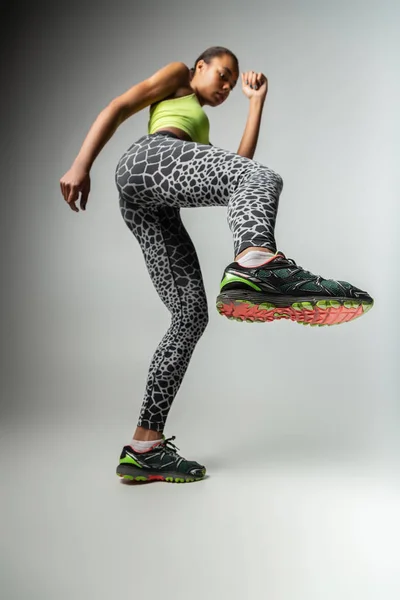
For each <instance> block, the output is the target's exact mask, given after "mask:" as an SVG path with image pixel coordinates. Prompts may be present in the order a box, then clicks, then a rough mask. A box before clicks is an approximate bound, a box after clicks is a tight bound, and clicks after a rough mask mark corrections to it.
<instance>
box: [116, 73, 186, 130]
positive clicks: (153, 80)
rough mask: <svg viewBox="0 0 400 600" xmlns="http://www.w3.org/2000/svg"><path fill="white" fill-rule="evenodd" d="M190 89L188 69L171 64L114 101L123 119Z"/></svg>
mask: <svg viewBox="0 0 400 600" xmlns="http://www.w3.org/2000/svg"><path fill="white" fill-rule="evenodd" d="M185 89H186V90H187V89H190V69H189V68H188V67H187V65H185V64H184V63H183V62H172V63H169V64H167V65H165V66H164V67H162V68H161V69H159V70H158V71H156V72H155V73H153V75H150V77H148V78H147V79H145V80H143V81H141V82H140V83H137V84H136V85H134V86H133V87H132V88H130V89H129V90H127V91H126V92H125V93H124V94H121V95H120V96H118V97H117V98H115V99H114V101H113V103H114V104H115V105H116V106H117V109H118V110H120V111H121V113H122V115H123V117H122V118H123V119H125V118H127V117H129V116H131V115H132V114H134V113H136V112H138V111H139V110H142V109H143V108H145V107H146V106H150V105H152V104H154V103H156V102H159V101H160V100H163V99H165V98H174V97H178V96H180V95H184V93H183V92H182V91H184V90H185Z"/></svg>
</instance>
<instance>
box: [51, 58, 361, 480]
mask: <svg viewBox="0 0 400 600" xmlns="http://www.w3.org/2000/svg"><path fill="white" fill-rule="evenodd" d="M239 74H240V71H239V64H238V60H237V58H236V56H235V55H234V54H233V53H232V52H231V51H230V50H228V49H227V48H222V47H213V48H209V49H208V50H206V51H205V52H203V54H201V56H199V58H198V59H197V60H196V62H195V65H194V68H193V69H189V68H188V67H187V66H186V65H185V64H183V63H181V62H174V63H171V64H168V65H167V66H165V67H164V68H162V69H160V70H159V71H157V72H156V73H155V74H154V75H152V76H151V77H149V78H148V79H146V80H145V81H142V82H140V83H138V84H136V85H134V86H133V87H132V88H131V89H129V90H128V91H127V92H125V93H124V94H122V95H121V96H118V97H116V98H115V99H114V100H113V101H112V102H111V103H110V104H109V105H108V106H107V107H106V108H105V109H104V110H103V111H102V112H101V113H100V114H99V116H98V117H97V119H96V120H95V122H94V124H93V125H92V127H91V129H90V131H89V133H88V134H87V137H86V139H85V141H84V143H83V145H82V148H81V150H80V151H79V153H78V155H77V157H76V159H75V161H74V162H73V164H72V167H71V168H70V170H69V171H68V172H67V173H66V174H65V175H64V176H63V177H62V178H61V180H60V184H61V191H62V195H63V197H64V199H65V201H66V202H67V203H68V205H69V207H70V208H71V209H72V210H74V211H76V212H79V209H78V207H77V206H76V204H77V202H78V201H80V208H81V209H82V210H86V204H87V201H88V195H89V191H90V176H89V172H90V169H91V166H92V164H93V162H94V160H95V158H96V157H97V155H98V154H99V152H100V151H101V149H102V148H103V147H104V145H105V144H106V142H107V141H108V140H109V139H110V138H111V136H112V135H113V134H114V132H115V131H116V129H117V128H118V127H119V126H120V125H121V123H123V122H124V121H125V120H126V119H128V118H129V117H131V116H132V115H134V114H136V113H137V112H139V111H140V110H143V109H144V108H147V107H150V114H149V123H148V133H147V135H144V136H143V137H141V138H140V139H139V140H137V142H135V143H134V144H133V145H132V146H131V147H130V148H129V149H128V150H127V151H126V152H125V153H124V154H123V156H122V157H121V159H120V161H119V163H118V165H117V169H116V185H117V188H118V192H119V198H120V209H121V213H122V216H123V218H124V220H125V223H126V224H127V226H128V227H129V229H130V230H131V231H132V233H133V235H134V236H135V237H136V239H137V241H138V242H139V244H140V247H141V249H142V252H143V255H144V260H145V262H146V266H147V268H148V271H149V274H150V277H151V279H152V281H153V284H154V286H155V288H156V290H157V292H158V294H159V296H160V298H161V300H162V301H163V303H164V304H165V306H166V307H167V308H168V310H169V311H170V313H171V317H172V319H171V325H170V327H169V329H168V331H167V332H166V334H165V336H164V337H163V339H162V340H161V342H160V344H159V346H158V348H157V350H156V352H155V354H154V356H153V359H152V361H151V364H150V369H149V373H148V378H147V385H146V390H145V396H144V401H143V405H142V408H141V411H140V416H139V421H138V426H137V428H136V431H135V432H134V435H133V438H132V440H131V442H130V443H129V444H128V445H126V446H124V448H123V450H122V453H121V455H120V461H119V465H118V466H117V474H118V475H119V476H120V477H124V478H127V479H131V480H136V481H151V480H163V481H174V482H186V481H194V480H198V479H202V478H203V477H204V475H205V472H206V469H205V467H204V466H203V465H200V464H199V463H197V462H192V461H187V460H186V459H184V458H182V457H181V456H180V455H179V454H178V452H177V450H178V448H176V446H175V445H174V444H173V443H172V440H174V439H175V438H174V437H172V438H169V439H165V436H164V435H163V431H164V427H165V423H166V419H167V416H168V412H169V410H170V408H171V404H172V402H173V399H174V398H175V396H176V393H177V391H178V389H179V387H180V385H181V382H182V378H183V376H184V374H185V372H186V369H187V367H188V364H189V361H190V358H191V356H192V353H193V350H194V348H195V346H196V343H197V341H198V340H199V338H200V337H201V335H202V333H203V332H204V329H205V327H206V325H207V322H208V314H207V299H206V295H205V291H204V285H203V280H202V274H201V270H200V265H199V261H198V258H197V255H196V251H195V248H194V246H193V243H192V241H191V239H190V237H189V235H188V233H187V231H186V229H185V228H184V226H183V223H182V221H181V218H180V209H181V208H182V207H200V206H226V207H227V217H228V224H229V227H230V229H231V231H232V234H233V244H234V261H233V262H232V263H231V264H229V265H228V266H227V267H226V269H225V271H224V273H223V277H222V281H221V286H220V295H219V296H218V298H217V308H218V310H219V312H220V313H221V314H222V315H225V316H227V317H229V318H235V319H238V320H250V321H266V322H268V321H272V320H275V319H282V318H285V319H291V320H293V321H296V322H299V323H304V324H307V323H309V324H311V325H334V324H338V323H343V322H345V321H350V320H352V319H354V318H356V317H358V316H360V315H362V314H363V313H364V312H366V311H367V310H368V309H369V308H371V307H372V304H373V300H372V298H371V297H370V296H369V295H368V294H367V293H366V292H363V291H361V290H360V289H358V288H356V287H354V286H352V285H350V284H349V283H346V282H343V281H334V280H331V279H324V278H323V277H321V276H316V275H313V274H312V273H310V272H309V271H306V270H304V269H302V268H301V267H300V266H298V265H296V263H295V262H294V261H293V260H291V259H287V258H286V257H285V255H284V254H282V253H281V252H277V247H276V242H275V238H274V228H275V220H276V214H277V209H278V200H279V195H280V193H281V190H282V186H283V182H282V178H281V177H280V175H278V174H277V173H276V172H274V171H273V170H271V169H269V168H268V167H266V166H263V165H261V164H259V163H257V162H255V161H254V160H253V156H254V152H255V149H256V145H257V139H258V134H259V128H260V123H261V116H262V111H263V106H264V102H265V98H266V95H267V90H268V81H267V78H266V77H265V76H264V75H263V74H262V73H256V72H254V71H248V72H244V73H241V75H240V79H241V81H240V82H241V85H242V90H243V92H244V94H245V95H246V96H247V98H248V99H249V112H248V118H247V123H246V127H245V131H244V133H243V137H242V139H241V142H240V144H239V148H238V151H237V153H233V152H227V151H226V150H223V149H221V148H217V147H214V146H212V145H211V144H210V140H209V122H208V118H207V116H206V114H205V112H204V110H203V106H211V107H214V106H219V105H221V104H222V103H223V102H225V101H226V100H227V98H228V97H229V95H230V93H231V92H232V90H233V89H234V87H235V86H236V84H237V81H238V79H239Z"/></svg>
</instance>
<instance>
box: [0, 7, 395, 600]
mask: <svg viewBox="0 0 400 600" xmlns="http://www.w3.org/2000/svg"><path fill="white" fill-rule="evenodd" d="M1 10H2V13H1V43H2V48H1V49H2V53H1V56H2V61H1V81H2V86H1V87H2V95H1V119H2V135H1V138H2V139H1V150H2V161H1V170H2V187H3V198H2V206H1V211H2V219H1V235H2V238H1V239H2V253H1V255H2V273H3V275H2V282H3V285H2V308H3V311H2V313H3V320H2V342H3V343H2V367H3V376H2V384H3V385H2V396H1V435H0V443H1V454H0V461H1V466H2V473H3V482H4V493H2V496H1V502H2V521H3V522H2V535H1V536H0V549H1V556H2V560H1V573H0V574H1V580H2V584H3V589H4V590H6V593H5V594H2V597H4V598H6V599H7V600H16V599H18V600H20V599H22V598H26V597H27V596H28V594H29V597H30V598H35V599H36V598H38V599H39V598H40V599H41V600H47V598H49V599H50V598H57V600H64V599H72V598H74V599H75V598H76V599H81V598H85V599H87V598H96V600H100V599H103V598H118V599H119V598H125V597H126V595H129V594H132V593H136V594H141V595H144V594H146V597H148V598H156V597H157V598H159V597H160V596H161V595H163V596H164V597H167V598H169V597H171V598H179V599H180V598H185V599H186V598H190V599H195V600H197V598H199V599H200V598H205V597H207V598H212V599H214V598H220V597H221V596H222V597H228V594H229V597H230V598H239V597H241V598H254V597H255V595H256V594H257V595H259V594H262V595H265V597H269V598H271V599H272V598H273V599H274V600H281V599H282V600H289V599H290V600H291V599H292V598H293V599H294V598H296V600H298V599H299V598H307V599H308V600H314V599H315V600H317V599H318V600H320V599H321V598H322V597H323V598H324V600H331V599H332V600H333V599H335V600H337V598H339V597H340V598H341V599H350V598H351V599H352V600H355V599H358V598H360V599H361V598H362V599H363V600H369V599H372V598H374V599H375V598H379V600H394V599H395V598H398V597H399V593H400V581H399V575H398V573H399V566H400V565H399V559H398V556H399V544H398V537H397V538H396V536H395V535H394V532H395V531H397V534H398V532H399V517H398V512H397V510H396V506H397V505H396V502H398V481H397V476H396V475H395V473H396V466H397V464H398V456H399V454H398V450H399V444H398V440H399V433H400V431H399V411H398V396H399V378H398V362H399V345H398V334H399V326H398V321H397V311H396V308H397V301H398V297H399V291H400V290H399V281H398V260H399V245H398V239H397V232H398V226H399V202H398V200H399V194H398V189H399V185H398V184H399V176H398V163H399V147H400V146H399V134H400V131H399V118H398V106H399V100H400V90H399V78H398V56H399V52H400V48H399V42H398V35H397V34H398V26H399V17H400V10H399V6H398V5H397V4H396V3H394V2H390V1H389V0H387V1H380V2H378V1H363V2H361V1H357V0H352V1H350V2H346V1H344V0H340V1H338V2H335V3H332V2H328V1H317V0H302V1H298V2H296V1H295V0H281V1H279V2H278V1H272V0H268V1H266V0H262V1H261V0H260V1H257V0H248V1H247V2H243V3H239V2H229V3H228V2H226V3H225V2H221V1H215V0H214V1H210V0H203V1H202V2H201V3H200V2H197V3H194V2H184V1H183V0H182V1H178V0H173V1H165V2H161V0H159V1H157V2H156V1H154V0H147V1H146V2H136V1H131V2H128V1H120V2H116V3H111V2H107V3H106V2H88V3H83V5H82V4H80V3H77V2H69V3H64V4H63V5H59V4H58V3H53V4H50V3H45V2H37V3H35V4H34V5H24V6H23V5H16V6H15V5H13V6H12V5H11V3H7V2H6V3H2V8H1ZM216 44H218V45H225V46H227V47H229V48H231V49H232V50H233V51H234V52H235V53H236V54H237V55H238V57H239V60H240V65H241V68H242V70H249V69H254V70H261V71H263V72H264V73H265V74H266V75H267V77H268V79H269V92H268V98H267V102H266V106H265V111H264V118H263V124H262V129H261V134H260V139H259V146H258V149H257V153H256V156H255V159H256V160H258V161H259V162H262V163H265V164H267V165H269V166H271V167H272V168H274V169H275V170H277V171H278V172H279V173H280V174H281V175H282V177H283V179H284V190H283V193H282V196H281V201H280V209H279V215H278V224H277V239H278V245H279V248H280V249H282V250H283V251H284V252H285V253H286V254H287V255H288V256H290V257H293V258H294V259H295V260H296V261H297V262H298V263H299V264H300V265H302V266H304V267H305V268H307V269H310V270H312V271H314V272H316V273H321V274H322V275H324V276H325V277H333V278H337V279H345V280H349V281H351V282H353V283H354V284H356V285H358V286H360V287H361V288H364V289H367V290H368V291H369V292H370V293H371V295H372V296H373V297H374V298H375V301H376V305H375V307H374V308H373V310H372V311H371V312H370V313H369V314H368V315H366V316H365V317H363V318H362V319H359V320H357V321H355V322H354V323H350V324H347V325H343V326H340V327H332V328H307V327H299V326H297V325H295V324H293V323H287V322H277V323H273V324H268V325H264V324H262V325H261V324H260V325H256V324H254V325H247V324H239V323H236V322H230V321H228V320H227V319H223V318H221V317H220V316H219V315H218V314H217V312H216V310H215V307H214V301H215V296H216V295H217V293H218V286H219V281H220V278H221V275H222V272H223V268H224V267H225V265H226V264H227V263H228V262H230V261H231V259H232V243H231V235H230V232H229V229H228V226H227V224H226V215H225V209H223V208H204V209H201V210H199V209H195V210H187V209H184V210H183V218H184V221H185V224H186V226H187V228H188V230H189V232H190V233H191V235H192V237H193V240H194V242H195V244H196V247H197V250H198V254H199V258H200V262H201V265H202V268H203V274H204V280H205V285H206V289H207V293H208V298H209V309H210V316H211V318H210V324H209V327H208V329H207V330H206V332H205V334H204V336H203V338H202V340H201V341H200V343H199V345H198V347H197V349H196V351H195V354H194V356H193V359H192V362H191V365H190V367H189V370H188V373H187V375H186V377H185V380H184V382H183V385H182V387H181V390H180V392H179V394H178V397H177V399H176V403H175V404H174V406H173V408H172V411H171V413H170V418H169V421H168V427H167V433H168V435H172V434H175V435H177V444H178V446H179V447H180V448H181V450H182V453H183V455H184V456H187V457H188V458H193V459H197V460H199V461H201V462H204V463H205V464H206V465H207V467H208V470H209V473H210V478H209V479H207V480H206V481H204V482H202V483H200V484H196V485H192V486H163V485H161V484H154V485H149V486H141V487H137V486H130V487H129V486H126V485H123V484H121V483H120V482H119V481H118V480H117V478H116V477H115V475H114V470H115V466H116V464H117V460H118V456H119V452H120V449H121V447H122V445H123V444H125V443H127V442H128V440H129V439H130V437H131V435H132V432H133V430H134V426H135V424H136V419H137V415H138V411H139V408H140V404H141V399H142V394H143V390H144V384H145V379H146V374H147V368H148V364H149V361H150V359H151V356H152V353H153V351H154V349H155V347H156V345H157V344H158V342H159V340H160V338H161V336H162V335H163V333H164V331H165V330H166V328H167V327H168V323H169V315H168V312H167V310H166V309H165V308H164V306H163V305H162V304H161V302H160V300H159V298H158V296H157V294H156V292H155V291H154V290H153V288H152V285H151V282H150V279H149V277H148V275H147V272H146V269H145V266H144V263H143V259H142V255H141V252H140V250H139V247H138V245H137V243H136V241H135V240H134V238H133V236H132V235H131V233H130V232H129V230H128V229H127V227H126V226H125V225H124V223H123V221H122V218H121V216H120V213H119V208H118V197H117V192H116V188H115V184H114V169H115V165H116V163H117V161H118V158H119V157H120V155H121V154H122V152H123V151H124V150H125V149H126V148H127V147H128V146H129V145H130V144H131V143H132V142H133V141H134V140H135V139H136V138H138V137H139V136H140V135H142V134H143V133H144V132H145V131H146V125H147V118H148V113H147V111H146V110H145V111H143V112H141V113H139V114H137V115H135V116H134V117H132V118H131V119H130V120H128V121H127V122H125V123H124V124H123V125H122V126H121V128H120V129H119V130H118V131H117V132H116V134H115V135H114V137H113V138H112V139H111V140H110V142H109V143H108V144H107V146H106V147H105V149H104V150H103V151H102V153H101V154H100V156H99V157H98V159H97V160H96V162H95V164H94V167H93V169H92V192H91V195H90V198H89V203H88V207H87V211H86V213H81V212H80V213H78V214H75V213H73V212H72V211H71V210H70V209H69V208H68V207H67V205H66V204H65V202H64V200H63V199H62V197H61V193H60V191H59V179H60V177H61V176H62V175H63V174H64V172H65V171H66V170H67V169H68V168H69V166H70V164H71V162H72V160H73V159H74V157H75V154H76V153H77V151H78V150H79V148H80V145H81V143H82V141H83V139H84V136H85V134H86V132H87V131H88V129H89V127H90V125H91V123H92V122H93V120H94V119H95V117H96V116H97V114H98V113H99V112H100V110H102V109H103V108H104V107H105V106H106V105H107V104H108V102H109V101H110V100H111V99H112V98H113V97H115V96H116V95H118V94H120V93H122V92H123V91H125V90H126V89H128V88H129V87H131V86H132V85H133V84H135V83H137V82H139V81H141V80H143V79H144V78H146V77H148V76H149V75H150V74H152V73H153V72H154V71H156V70H157V69H158V68H160V67H161V66H163V65H165V64H167V63H168V62H170V61H173V60H182V61H184V62H186V63H187V64H188V65H189V66H192V64H193V63H194V60H195V59H196V57H197V56H198V55H199V54H200V53H201V52H202V51H203V50H204V49H205V48H206V47H208V46H210V45H216ZM247 104H248V101H247V99H246V98H245V97H244V95H243V94H242V92H241V90H240V86H239V85H238V88H237V89H236V90H235V91H234V92H233V94H232V96H231V98H230V99H229V100H228V102H227V103H226V104H225V105H223V106H222V107H219V108H215V109H209V108H206V110H207V113H208V115H209V118H210V122H211V141H212V142H213V144H214V145H219V146H221V147H224V148H227V149H229V150H236V149H237V147H238V144H239V141H240V137H241V134H242V132H243V128H244V125H245V120H246V114H247ZM395 546H396V547H395Z"/></svg>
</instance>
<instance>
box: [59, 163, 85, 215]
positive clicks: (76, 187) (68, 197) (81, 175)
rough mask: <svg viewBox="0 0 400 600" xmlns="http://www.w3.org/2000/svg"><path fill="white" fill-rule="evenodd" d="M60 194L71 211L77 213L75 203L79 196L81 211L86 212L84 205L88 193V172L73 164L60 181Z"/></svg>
mask: <svg viewBox="0 0 400 600" xmlns="http://www.w3.org/2000/svg"><path fill="white" fill-rule="evenodd" d="M60 186H61V193H62V195H63V197H64V200H65V201H66V202H67V203H68V204H69V206H70V208H71V210H73V211H75V212H79V209H78V207H77V206H75V202H77V201H78V200H79V193H80V194H81V198H80V206H81V210H86V204H87V201H88V196H89V192H90V176H89V172H88V171H87V170H86V169H84V168H83V167H81V166H79V165H76V164H73V165H72V167H71V168H70V170H69V171H67V172H66V173H65V175H64V176H63V177H62V178H61V179H60Z"/></svg>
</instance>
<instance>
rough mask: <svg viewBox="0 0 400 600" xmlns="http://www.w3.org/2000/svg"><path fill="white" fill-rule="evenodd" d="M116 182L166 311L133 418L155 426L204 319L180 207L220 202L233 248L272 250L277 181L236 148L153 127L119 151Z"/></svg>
mask: <svg viewBox="0 0 400 600" xmlns="http://www.w3.org/2000/svg"><path fill="white" fill-rule="evenodd" d="M116 184H117V188H118V191H119V195H120V209H121V213H122V216H123V218H124V220H125V223H126V224H127V225H128V227H129V229H130V230H131V231H132V233H133V235H134V236H135V237H136V239H137V240H138V242H139V244H140V246H141V249H142V252H143V255H144V259H145V262H146V266H147V269H148V271H149V274H150V277H151V279H152V281H153V284H154V286H155V288H156V290H157V292H158V294H159V296H160V298H161V300H162V301H163V303H164V304H165V306H166V307H167V308H168V310H169V311H170V313H171V316H172V319H171V325H170V327H169V329H168V331H167V332H166V334H165V336H164V337H163V339H162V340H161V342H160V344H159V346H158V348H157V349H156V351H155V354H154V356H153V359H152V361H151V364H150V369H149V373H148V378H147V384H146V390H145V397H144V401H143V405H142V408H141V412H140V416H139V422H138V425H139V426H141V427H146V428H148V429H153V430H155V431H160V432H162V431H163V429H164V425H165V421H166V419H167V416H168V412H169V409H170V408H171V404H172V401H173V399H174V397H175V395H176V393H177V391H178V389H179V387H180V384H181V382H182V379H183V376H184V374H185V372H186V369H187V367H188V364H189V361H190V358H191V356H192V353H193V350H194V348H195V346H196V343H197V342H198V340H199V339H200V337H201V335H202V333H203V332H204V329H205V327H206V325H207V322H208V312H207V299H206V295H205V290H204V285H203V280H202V275H201V270H200V265H199V261H198V258H197V254H196V250H195V248H194V246H193V243H192V241H191V239H190V237H189V234H188V233H187V231H186V229H185V227H184V225H183V223H182V221H181V218H180V208H183V207H199V206H226V207H227V216H228V224H229V227H230V229H231V231H232V234H233V243H234V252H235V256H236V255H237V254H239V253H240V252H242V251H243V250H244V249H245V248H249V247H252V246H261V247H265V248H269V249H270V250H273V251H276V244H275V238H274V228H275V219H276V214H277V210H278V200H279V195H280V193H281V190H282V186H283V182H282V178H281V177H280V175H278V174H277V173H275V172H274V171H272V170H271V169H269V168H267V167H265V166H263V165H261V164H259V163H257V162H255V161H253V160H250V159H248V158H243V157H242V156H239V155H238V154H234V153H231V152H227V151H226V150H223V149H221V148H217V147H215V146H207V145H202V144H197V143H194V142H187V141H182V140H180V139H178V138H177V137H176V136H174V135H173V134H167V133H166V132H162V133H160V132H157V133H155V134H152V135H145V136H143V137H141V138H140V139H139V140H138V141H137V142H136V143H134V144H133V145H132V146H131V147H130V148H129V149H128V150H127V151H126V153H125V154H124V155H123V156H122V157H121V159H120V161H119V163H118V165H117V169H116Z"/></svg>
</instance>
